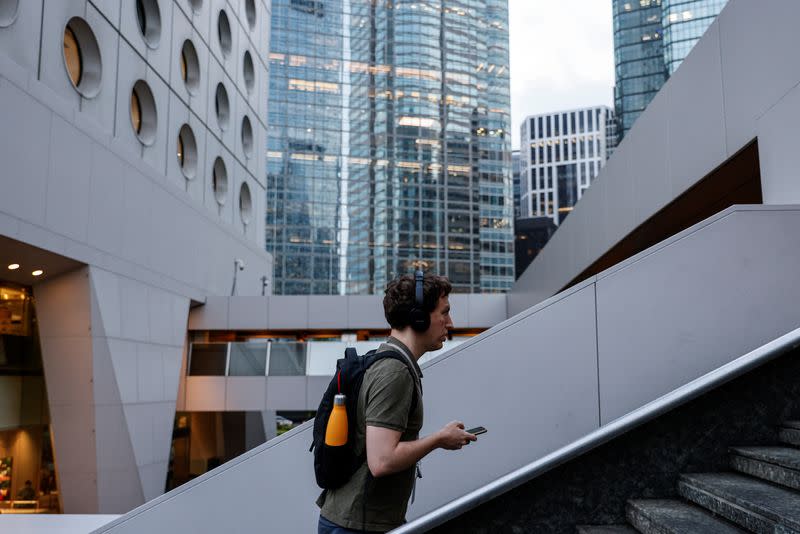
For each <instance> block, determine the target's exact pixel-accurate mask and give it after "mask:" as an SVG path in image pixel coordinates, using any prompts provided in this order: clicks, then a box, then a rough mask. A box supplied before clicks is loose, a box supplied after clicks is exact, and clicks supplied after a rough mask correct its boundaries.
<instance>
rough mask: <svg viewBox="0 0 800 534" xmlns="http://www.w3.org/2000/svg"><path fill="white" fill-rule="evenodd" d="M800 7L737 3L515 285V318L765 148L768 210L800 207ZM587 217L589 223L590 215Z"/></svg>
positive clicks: (780, 2)
mask: <svg viewBox="0 0 800 534" xmlns="http://www.w3.org/2000/svg"><path fill="white" fill-rule="evenodd" d="M797 20H800V4H799V3H797V2H794V1H792V0H775V1H774V2H769V3H768V5H762V4H759V3H757V2H750V1H748V0H731V1H730V2H728V4H727V5H726V7H725V8H724V9H723V10H722V12H721V13H720V15H719V16H718V17H717V19H716V20H715V21H714V23H713V24H712V25H711V26H710V27H709V29H708V30H707V32H706V34H705V35H704V36H703V38H702V39H701V40H700V41H699V42H698V44H697V45H696V46H695V47H694V49H693V50H692V52H691V53H690V54H689V55H688V57H687V58H686V60H685V61H684V62H683V64H682V65H681V66H680V68H678V70H677V71H676V72H675V74H674V75H673V76H672V77H671V78H670V80H669V81H668V82H667V83H666V84H665V85H664V87H663V88H662V89H661V91H660V92H659V93H658V95H657V96H656V98H655V99H654V100H653V102H652V103H651V104H650V106H649V107H648V108H647V109H646V110H645V112H644V113H643V114H642V115H641V116H640V117H639V119H638V120H637V121H636V124H635V125H634V127H633V128H632V129H631V131H630V132H629V133H628V135H627V136H626V137H625V139H624V140H623V141H622V143H621V144H620V146H619V147H617V148H616V150H615V151H614V154H613V155H612V157H611V158H610V159H609V160H608V162H607V164H606V166H605V168H604V169H603V171H602V172H601V173H600V175H599V176H598V178H597V180H596V181H595V183H594V184H593V185H592V187H591V188H590V189H589V190H588V191H587V193H586V195H584V198H583V199H582V200H581V202H579V203H578V204H577V206H576V208H575V210H574V211H573V213H572V215H570V217H569V218H568V219H567V220H566V221H565V223H564V224H563V225H562V226H561V227H560V228H559V230H558V231H557V232H556V233H555V234H554V235H553V237H552V239H551V240H550V242H549V243H548V244H547V246H546V247H545V249H544V250H543V251H542V252H541V253H540V254H539V255H538V256H537V257H536V259H535V260H534V261H533V262H532V263H531V266H530V267H529V268H528V269H527V270H526V272H525V273H523V274H522V276H520V278H519V280H518V281H517V282H516V284H515V285H514V288H513V290H512V294H514V296H513V297H512V298H510V300H509V305H510V308H509V313H517V312H519V311H521V310H523V309H525V308H527V307H528V306H531V305H533V304H535V303H537V302H540V301H541V300H543V299H545V298H547V297H549V296H551V295H553V294H554V293H555V292H557V291H559V290H560V289H561V288H562V287H564V286H565V285H566V284H567V283H569V282H570V281H571V280H572V279H574V278H575V277H576V276H577V275H578V274H580V273H581V272H582V271H583V270H584V269H586V268H587V267H588V266H590V265H591V264H592V263H593V262H594V261H595V260H596V259H598V258H599V257H601V256H602V255H603V254H605V253H606V252H607V251H608V250H609V249H611V248H612V247H613V246H614V245H615V244H616V243H618V242H619V241H620V240H622V239H623V238H624V237H625V236H626V235H628V233H630V232H631V231H632V230H633V229H635V228H636V227H638V226H639V225H641V224H642V223H643V222H645V221H646V220H647V219H648V218H650V217H651V216H652V215H654V214H655V213H656V212H657V211H658V210H660V209H661V208H663V207H664V206H666V205H667V204H669V202H671V201H672V200H673V199H675V198H676V197H677V196H679V195H681V194H682V193H684V192H686V191H687V190H688V189H689V188H690V187H692V186H693V185H694V184H695V183H697V182H698V181H699V180H701V179H702V178H704V177H705V176H706V175H707V174H708V173H709V172H711V171H712V170H714V169H715V168H716V167H718V166H719V165H721V164H722V163H724V162H725V161H726V160H727V159H728V158H730V157H731V156H733V155H734V154H736V153H737V152H738V151H739V150H741V149H742V148H743V147H744V146H746V145H747V144H748V143H750V142H751V141H752V140H753V139H756V138H757V139H758V149H759V155H760V165H761V185H762V191H763V198H764V203H765V204H778V205H780V204H790V203H794V202H798V201H800V181H798V180H795V179H794V174H795V173H794V167H795V165H794V161H793V160H794V155H793V154H794V153H793V151H792V150H787V149H786V147H787V146H790V145H791V144H792V139H794V138H795V137H796V136H795V135H794V133H793V130H794V127H793V125H794V124H796V121H794V120H793V119H792V118H791V117H793V116H797V115H798V114H800V108H798V105H800V102H798V101H797V98H792V97H791V96H789V95H787V93H789V92H790V91H791V90H793V88H795V86H796V85H797V84H798V83H799V82H800V66H798V64H797V62H796V61H795V59H794V52H793V48H792V45H791V36H792V33H793V29H792V28H793V27H794V25H795V24H796V21H797ZM584 213H585V214H586V215H585V216H584V215H583V214H584Z"/></svg>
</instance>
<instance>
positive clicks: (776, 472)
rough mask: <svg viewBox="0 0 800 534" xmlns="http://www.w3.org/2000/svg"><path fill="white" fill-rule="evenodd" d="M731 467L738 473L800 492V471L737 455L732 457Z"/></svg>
mask: <svg viewBox="0 0 800 534" xmlns="http://www.w3.org/2000/svg"><path fill="white" fill-rule="evenodd" d="M731 467H733V469H735V470H736V471H739V472H741V473H745V474H747V475H751V476H754V477H758V478H760V479H762V480H766V481H767V482H772V483H774V484H779V485H781V486H785V487H787V488H791V489H795V490H800V471H795V470H794V469H789V468H786V467H782V466H780V465H775V464H773V463H769V462H765V461H761V460H755V459H753V458H745V457H744V456H739V455H735V454H734V455H731Z"/></svg>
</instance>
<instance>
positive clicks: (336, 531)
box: [317, 514, 378, 534]
mask: <svg viewBox="0 0 800 534" xmlns="http://www.w3.org/2000/svg"><path fill="white" fill-rule="evenodd" d="M363 532H365V531H363V530H353V529H350V528H344V527H340V526H339V525H337V524H336V523H332V522H330V521H328V520H327V519H325V518H324V517H322V514H320V516H319V526H318V527H317V534H362V533H363ZM366 534H378V533H376V532H374V531H371V530H370V531H366Z"/></svg>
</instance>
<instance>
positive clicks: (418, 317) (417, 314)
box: [409, 269, 431, 332]
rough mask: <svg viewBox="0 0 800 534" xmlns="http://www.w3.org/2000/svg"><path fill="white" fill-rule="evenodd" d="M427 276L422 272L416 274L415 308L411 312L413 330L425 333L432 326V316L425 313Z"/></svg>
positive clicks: (418, 270)
mask: <svg viewBox="0 0 800 534" xmlns="http://www.w3.org/2000/svg"><path fill="white" fill-rule="evenodd" d="M424 281H425V275H424V273H423V272H422V270H420V269H417V270H416V271H415V272H414V306H413V307H412V308H411V310H410V311H409V319H410V324H411V328H413V329H414V330H415V331H416V332H425V331H427V330H428V328H429V327H430V325H431V314H430V313H428V312H427V311H425V294H424V289H425V284H424Z"/></svg>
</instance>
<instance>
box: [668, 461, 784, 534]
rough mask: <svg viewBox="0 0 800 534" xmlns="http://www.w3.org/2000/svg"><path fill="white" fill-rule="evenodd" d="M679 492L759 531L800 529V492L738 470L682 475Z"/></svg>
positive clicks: (714, 511) (745, 526) (727, 517)
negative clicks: (737, 472)
mask: <svg viewBox="0 0 800 534" xmlns="http://www.w3.org/2000/svg"><path fill="white" fill-rule="evenodd" d="M678 493H680V495H681V496H682V497H683V498H684V499H687V500H689V501H691V502H693V503H695V504H698V505H700V506H702V507H703V508H705V509H707V510H709V511H711V512H713V513H715V514H717V515H720V516H722V517H724V518H726V519H728V520H729V521H732V522H733V523H736V524H738V525H740V526H742V527H744V528H745V529H747V530H750V531H752V532H757V533H762V532H763V533H768V532H769V533H772V532H785V533H789V532H793V533H800V493H797V492H795V491H793V490H790V489H787V488H782V487H780V486H776V485H774V484H769V483H767V482H764V481H761V480H758V479H755V478H752V477H748V476H744V475H740V474H736V473H703V474H691V475H681V476H680V479H679V480H678Z"/></svg>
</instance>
